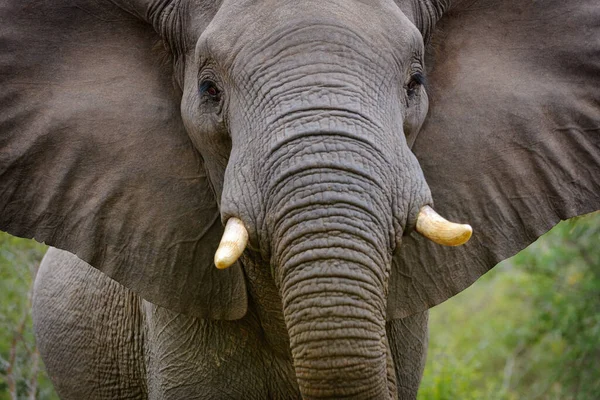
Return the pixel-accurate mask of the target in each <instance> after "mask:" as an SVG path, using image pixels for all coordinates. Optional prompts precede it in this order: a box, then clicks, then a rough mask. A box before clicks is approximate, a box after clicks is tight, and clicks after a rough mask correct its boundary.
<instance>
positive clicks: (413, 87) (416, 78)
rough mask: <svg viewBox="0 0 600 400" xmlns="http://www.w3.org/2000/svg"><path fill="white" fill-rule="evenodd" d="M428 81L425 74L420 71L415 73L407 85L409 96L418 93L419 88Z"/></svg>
mask: <svg viewBox="0 0 600 400" xmlns="http://www.w3.org/2000/svg"><path fill="white" fill-rule="evenodd" d="M426 83H427V80H426V79H425V75H423V74H422V73H420V72H416V73H414V74H413V75H412V76H411V77H410V81H409V82H408V84H407V85H406V94H407V95H408V96H409V97H413V96H414V95H415V94H416V93H417V90H419V88H420V87H421V86H424V85H425V84H426Z"/></svg>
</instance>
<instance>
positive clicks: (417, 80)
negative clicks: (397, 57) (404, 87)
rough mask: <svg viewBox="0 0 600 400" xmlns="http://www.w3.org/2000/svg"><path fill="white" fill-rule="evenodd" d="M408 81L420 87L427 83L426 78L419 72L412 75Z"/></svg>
mask: <svg viewBox="0 0 600 400" xmlns="http://www.w3.org/2000/svg"><path fill="white" fill-rule="evenodd" d="M410 79H411V80H412V81H414V82H415V83H417V84H419V85H421V86H425V84H426V83H427V78H426V77H425V75H423V74H422V73H421V72H416V73H414V74H413V75H412V76H411V77H410Z"/></svg>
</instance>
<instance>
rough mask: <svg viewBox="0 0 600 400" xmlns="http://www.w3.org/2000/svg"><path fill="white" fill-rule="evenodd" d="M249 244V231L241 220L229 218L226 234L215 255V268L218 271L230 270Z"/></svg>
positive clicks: (224, 233)
mask: <svg viewBox="0 0 600 400" xmlns="http://www.w3.org/2000/svg"><path fill="white" fill-rule="evenodd" d="M247 244H248V231H247V230H246V228H245V227H244V223H243V222H242V221H241V220H240V219H239V218H229V220H227V224H226V225H225V232H223V237H222V238H221V243H219V248H218V249H217V252H216V253H215V266H216V267H217V268H218V269H226V268H229V267H231V266H232V265H233V263H235V262H236V261H237V259H238V258H240V256H241V255H242V253H243V252H244V249H245V248H246V245H247Z"/></svg>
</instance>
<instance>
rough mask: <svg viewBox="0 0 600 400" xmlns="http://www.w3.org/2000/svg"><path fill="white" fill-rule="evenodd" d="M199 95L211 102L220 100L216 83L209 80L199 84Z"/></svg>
mask: <svg viewBox="0 0 600 400" xmlns="http://www.w3.org/2000/svg"><path fill="white" fill-rule="evenodd" d="M199 90H200V94H201V95H203V96H207V97H208V98H210V99H211V100H213V101H220V100H221V91H220V90H219V88H218V86H217V84H216V83H214V82H213V81H210V80H204V81H202V82H201V83H200V88H199Z"/></svg>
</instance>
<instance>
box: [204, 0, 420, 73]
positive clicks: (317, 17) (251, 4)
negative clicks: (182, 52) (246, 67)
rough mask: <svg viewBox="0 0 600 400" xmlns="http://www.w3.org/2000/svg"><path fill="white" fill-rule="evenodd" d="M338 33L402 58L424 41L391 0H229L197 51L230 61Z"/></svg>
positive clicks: (347, 40)
mask: <svg viewBox="0 0 600 400" xmlns="http://www.w3.org/2000/svg"><path fill="white" fill-rule="evenodd" d="M336 38H337V39H338V41H343V42H344V43H346V44H353V45H355V47H363V48H368V47H371V48H380V49H386V50H387V51H386V53H387V54H388V55H389V56H390V57H400V58H402V57H401V55H400V54H397V52H402V51H405V50H406V49H410V48H414V46H415V45H417V46H418V45H419V42H422V39H421V36H420V34H419V31H418V30H417V28H416V27H415V26H414V25H413V24H412V23H411V22H410V20H409V19H408V18H407V17H406V16H405V15H404V14H403V13H402V12H401V11H400V9H399V8H398V7H397V6H396V4H395V3H394V2H393V1H388V0H380V1H373V2H367V1H360V0H331V1H326V2H323V1H320V0H306V1H288V0H279V1H276V0H263V1H252V0H243V1H237V0H225V1H224V2H223V4H222V6H221V7H220V9H219V11H218V12H217V14H216V15H215V17H214V19H213V20H212V22H211V23H210V25H209V26H208V27H207V29H206V30H205V31H204V32H203V34H202V35H201V37H200V39H199V40H198V43H197V48H196V54H197V55H198V54H210V55H211V56H212V57H213V58H215V59H217V60H219V61H220V62H222V63H223V64H225V65H232V64H233V63H234V61H235V60H236V58H238V56H239V55H240V54H261V53H263V51H262V50H264V49H265V48H272V49H277V48H278V47H279V48H287V47H289V46H290V45H293V43H294V41H301V40H302V41H304V42H306V41H307V40H308V41H309V42H317V41H328V40H331V39H333V40H336ZM275 51H276V50H275ZM395 53H396V54H395ZM263 56H264V55H263Z"/></svg>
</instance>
